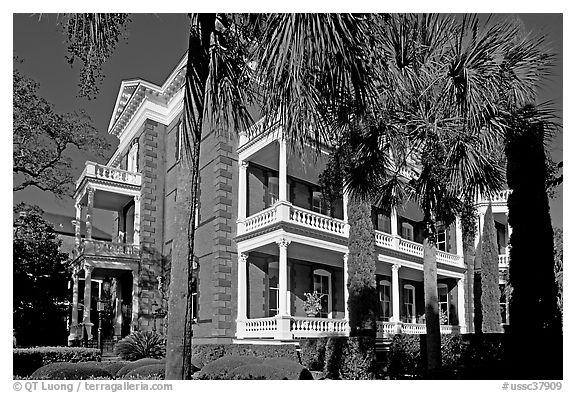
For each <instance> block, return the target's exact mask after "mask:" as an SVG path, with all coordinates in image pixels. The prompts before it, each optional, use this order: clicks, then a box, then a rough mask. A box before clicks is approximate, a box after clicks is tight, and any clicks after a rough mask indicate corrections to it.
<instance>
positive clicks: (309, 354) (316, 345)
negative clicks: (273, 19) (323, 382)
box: [299, 337, 328, 371]
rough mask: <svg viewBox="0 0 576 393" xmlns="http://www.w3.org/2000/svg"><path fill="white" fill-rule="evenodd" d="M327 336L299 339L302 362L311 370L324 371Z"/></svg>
mask: <svg viewBox="0 0 576 393" xmlns="http://www.w3.org/2000/svg"><path fill="white" fill-rule="evenodd" d="M327 341H328V338H327V337H319V338H306V339H301V340H300V341H299V345H300V359H301V360H300V362H301V363H302V365H303V366H304V367H306V368H307V369H309V370H311V371H323V370H324V368H325V367H324V359H325V354H326V343H327Z"/></svg>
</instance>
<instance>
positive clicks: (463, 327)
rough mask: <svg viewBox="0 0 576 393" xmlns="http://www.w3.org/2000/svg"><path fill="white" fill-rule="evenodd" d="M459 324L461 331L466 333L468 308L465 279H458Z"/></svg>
mask: <svg viewBox="0 0 576 393" xmlns="http://www.w3.org/2000/svg"><path fill="white" fill-rule="evenodd" d="M457 285H458V324H459V325H460V333H466V326H467V325H466V308H465V305H464V279H462V278H461V279H460V280H458V284H457Z"/></svg>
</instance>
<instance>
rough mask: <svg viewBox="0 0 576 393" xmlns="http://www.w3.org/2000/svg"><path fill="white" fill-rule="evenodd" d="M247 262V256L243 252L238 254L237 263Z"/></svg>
mask: <svg viewBox="0 0 576 393" xmlns="http://www.w3.org/2000/svg"><path fill="white" fill-rule="evenodd" d="M247 261H248V254H245V253H243V252H241V253H239V254H238V263H246V262H247Z"/></svg>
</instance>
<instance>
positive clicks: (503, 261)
mask: <svg viewBox="0 0 576 393" xmlns="http://www.w3.org/2000/svg"><path fill="white" fill-rule="evenodd" d="M508 266H509V257H508V254H500V255H498V267H500V268H507V267H508Z"/></svg>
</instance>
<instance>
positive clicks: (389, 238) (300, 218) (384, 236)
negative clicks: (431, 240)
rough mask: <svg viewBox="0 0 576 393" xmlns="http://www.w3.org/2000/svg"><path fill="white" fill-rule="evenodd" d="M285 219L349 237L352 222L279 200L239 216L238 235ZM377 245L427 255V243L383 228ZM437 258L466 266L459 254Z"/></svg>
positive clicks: (413, 254) (379, 232)
mask: <svg viewBox="0 0 576 393" xmlns="http://www.w3.org/2000/svg"><path fill="white" fill-rule="evenodd" d="M280 223H285V224H288V225H294V226H296V227H298V228H300V229H303V230H309V231H310V233H311V234H312V233H314V232H320V233H325V234H328V235H333V236H336V237H341V238H343V239H346V238H348V235H349V228H350V227H349V224H348V223H347V222H346V221H344V220H340V219H336V218H332V217H329V216H326V215H324V214H320V213H316V212H313V211H310V210H307V209H303V208H301V207H298V206H294V205H293V204H291V203H289V202H282V201H278V202H276V203H275V204H274V205H273V206H271V207H269V208H267V209H264V210H262V211H260V212H258V213H256V214H253V215H251V216H249V217H247V218H245V219H240V220H238V236H239V237H243V236H248V235H250V234H256V233H257V232H259V231H263V230H265V229H267V228H270V227H272V226H274V225H278V224H280ZM375 242H376V246H377V247H379V248H382V249H387V250H394V251H399V252H401V253H403V254H408V255H412V256H415V257H418V258H422V257H423V256H424V247H423V245H422V244H420V243H416V242H414V241H411V240H408V239H404V238H402V237H401V236H399V235H392V234H389V233H385V232H382V231H375ZM436 258H437V261H438V262H439V263H442V264H446V265H451V266H455V267H460V268H463V267H464V261H463V258H462V257H461V256H459V255H456V254H452V253H449V252H445V251H440V250H438V251H437V253H436Z"/></svg>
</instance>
